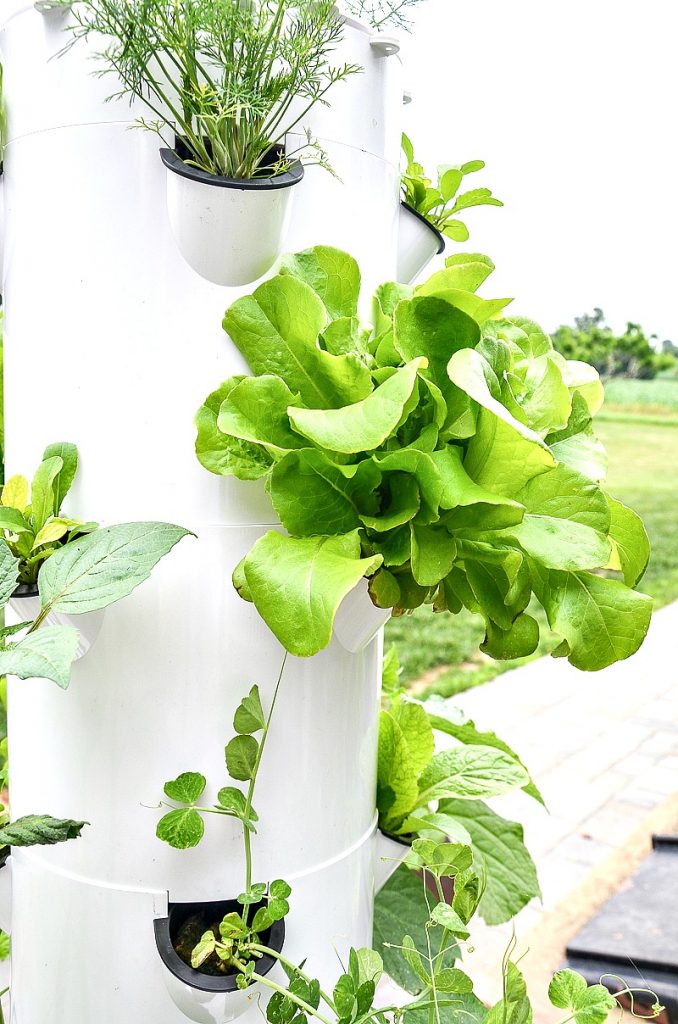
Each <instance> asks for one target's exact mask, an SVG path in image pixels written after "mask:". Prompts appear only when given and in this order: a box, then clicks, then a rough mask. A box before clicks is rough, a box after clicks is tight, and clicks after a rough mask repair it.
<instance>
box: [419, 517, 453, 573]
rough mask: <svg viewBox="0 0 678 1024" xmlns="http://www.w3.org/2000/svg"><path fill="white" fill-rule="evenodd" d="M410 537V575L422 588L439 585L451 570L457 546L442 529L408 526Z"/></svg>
mask: <svg viewBox="0 0 678 1024" xmlns="http://www.w3.org/2000/svg"><path fill="white" fill-rule="evenodd" d="M410 531H411V536H412V575H413V576H414V578H415V580H416V581H417V583H419V584H420V586H422V587H432V586H435V585H436V584H437V583H440V581H441V580H442V579H444V578H445V577H446V576H447V575H449V573H450V572H451V570H452V566H453V564H454V561H455V558H456V556H457V545H456V544H455V542H454V539H453V538H452V537H451V536H450V534H449V533H448V532H447V530H446V529H444V528H439V529H435V528H434V527H432V526H418V525H417V524H416V523H411V524H410Z"/></svg>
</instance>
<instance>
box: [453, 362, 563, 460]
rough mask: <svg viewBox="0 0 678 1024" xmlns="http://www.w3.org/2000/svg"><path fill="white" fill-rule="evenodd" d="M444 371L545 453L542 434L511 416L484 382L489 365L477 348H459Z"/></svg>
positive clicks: (460, 386)
mask: <svg viewBox="0 0 678 1024" xmlns="http://www.w3.org/2000/svg"><path fill="white" fill-rule="evenodd" d="M447 372H448V374H449V377H450V380H452V382H453V383H454V384H456V385H457V387H458V388H461V390H462V391H465V392H466V394H467V395H469V397H470V398H472V399H473V400H474V402H478V404H479V405H481V406H482V407H483V408H484V409H486V410H487V411H488V412H490V413H492V414H493V415H494V416H496V417H497V418H498V419H500V420H502V421H503V422H504V423H505V424H506V425H507V426H508V427H510V428H511V429H512V430H513V431H515V432H516V433H517V434H519V435H520V436H521V437H522V438H524V439H525V440H526V441H530V442H531V443H532V444H534V445H536V446H538V447H540V448H543V449H544V451H545V452H546V453H547V456H548V451H547V449H546V445H545V444H544V442H543V440H542V438H541V436H540V435H539V434H537V433H536V432H535V431H534V430H531V429H530V428H529V427H526V426H525V424H524V423H521V422H520V420H517V419H516V418H515V417H514V416H512V415H511V414H510V412H509V411H508V410H507V409H506V408H505V407H504V406H503V405H502V404H501V402H499V401H498V400H497V399H496V398H495V397H494V396H493V394H492V392H491V390H490V387H489V385H488V383H487V374H488V372H489V373H492V369H491V367H490V366H489V363H487V361H486V360H485V359H483V357H482V356H481V355H480V353H479V352H476V351H475V350H474V349H464V350H462V351H461V352H456V353H455V354H454V355H453V356H452V358H451V359H450V361H449V363H448V365H447ZM549 461H552V460H549Z"/></svg>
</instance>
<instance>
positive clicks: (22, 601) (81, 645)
mask: <svg viewBox="0 0 678 1024" xmlns="http://www.w3.org/2000/svg"><path fill="white" fill-rule="evenodd" d="M10 607H11V609H12V611H13V612H14V614H15V616H16V617H17V622H28V621H29V620H31V619H36V618H37V616H38V615H39V614H40V597H39V594H38V588H37V586H36V585H35V584H33V583H20V584H19V586H18V587H17V588H16V590H15V591H14V593H13V594H12V597H11V598H10ZM103 621H104V610H103V609H102V610H101V611H97V612H85V613H84V615H64V614H62V613H61V612H50V614H49V615H48V616H47V618H46V619H45V625H47V626H75V628H76V629H77V630H78V632H79V634H80V639H79V641H78V649H77V651H76V654H75V658H76V660H77V659H78V658H82V657H83V656H84V655H85V654H87V652H88V651H89V649H90V647H91V646H92V644H93V643H94V641H95V640H96V638H97V637H98V636H99V633H100V631H101V626H102V624H103Z"/></svg>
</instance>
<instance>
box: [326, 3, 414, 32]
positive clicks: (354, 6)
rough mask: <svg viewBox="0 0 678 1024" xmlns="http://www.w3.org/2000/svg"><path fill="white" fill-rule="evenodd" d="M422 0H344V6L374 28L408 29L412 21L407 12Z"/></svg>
mask: <svg viewBox="0 0 678 1024" xmlns="http://www.w3.org/2000/svg"><path fill="white" fill-rule="evenodd" d="M421 2H422V0H344V7H345V9H346V10H347V11H348V12H349V13H350V14H353V15H354V16H355V17H356V18H362V19H363V21H367V22H368V23H369V24H370V25H373V26H374V27H375V28H386V27H387V26H391V27H392V28H404V29H407V30H408V31H409V29H411V28H412V22H411V21H410V18H409V16H408V12H409V11H411V10H412V8H413V7H416V6H417V5H418V4H420V3H421Z"/></svg>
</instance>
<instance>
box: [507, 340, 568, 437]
mask: <svg viewBox="0 0 678 1024" xmlns="http://www.w3.org/2000/svg"><path fill="white" fill-rule="evenodd" d="M521 384H522V386H523V387H524V388H525V391H524V392H523V394H522V395H520V396H519V397H518V399H517V405H518V408H519V410H520V414H521V415H520V418H521V419H523V420H524V422H525V423H527V425H528V426H529V427H531V428H532V430H534V431H536V432H537V433H538V434H540V435H541V436H542V437H544V436H546V434H549V433H550V432H551V431H554V430H564V429H565V427H566V426H567V423H568V420H569V418H570V414H571V413H572V398H571V396H570V392H569V389H568V387H567V385H566V384H565V382H564V380H563V376H562V373H561V371H560V369H559V368H558V366H557V365H556V363H555V362H554V360H553V359H552V358H550V357H549V356H540V357H538V358H534V359H532V360H530V361H529V363H528V364H527V367H526V369H525V372H524V374H523V375H522V380H521Z"/></svg>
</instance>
